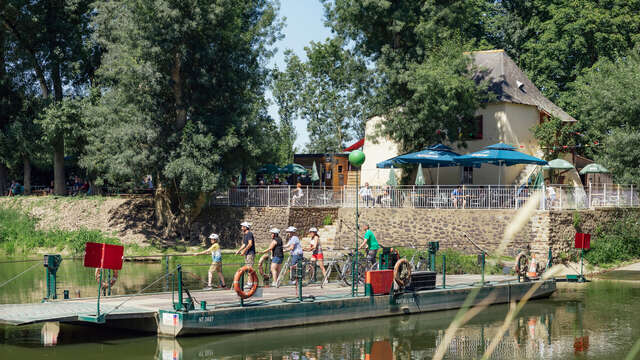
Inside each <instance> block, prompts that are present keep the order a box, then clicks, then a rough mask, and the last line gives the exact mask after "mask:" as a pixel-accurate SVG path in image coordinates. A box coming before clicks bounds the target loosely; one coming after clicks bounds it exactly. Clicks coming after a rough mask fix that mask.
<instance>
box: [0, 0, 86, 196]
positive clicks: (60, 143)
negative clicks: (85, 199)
mask: <svg viewBox="0 0 640 360" xmlns="http://www.w3.org/2000/svg"><path fill="white" fill-rule="evenodd" d="M91 3H92V1H91V0H77V1H65V0H47V1H26V0H7V1H4V2H3V3H2V5H0V19H1V21H2V25H3V27H4V28H5V29H6V30H7V34H9V35H10V36H11V41H12V42H13V43H14V44H15V51H14V52H13V54H14V55H15V58H14V59H13V60H12V61H13V62H14V63H15V64H17V67H16V69H15V70H16V72H17V73H21V74H25V73H26V74H27V76H26V77H25V80H26V81H29V80H31V81H32V82H33V85H35V84H37V89H38V90H39V94H40V95H41V97H42V98H43V99H46V100H48V101H50V102H52V103H58V102H61V101H62V100H63V97H64V96H65V95H68V93H69V92H71V91H73V90H74V88H75V89H77V88H78V87H82V86H83V85H85V84H86V74H85V73H84V72H82V71H79V68H78V64H80V63H81V62H82V60H83V59H85V58H86V56H87V48H86V41H87V39H88V38H89V36H90V32H91V31H90V27H89V23H90V18H91V14H92V10H93V9H92V7H91ZM85 70H86V68H85ZM29 73H31V74H29ZM54 106H57V105H54ZM50 120H51V121H53V120H55V119H50ZM51 121H49V122H51ZM62 128H63V126H52V127H50V129H52V130H54V131H57V130H58V129H62ZM47 135H48V139H49V140H50V142H49V143H50V146H51V149H52V153H53V164H54V180H55V190H54V191H55V193H56V194H59V195H62V194H64V193H65V176H64V156H65V143H64V133H62V132H54V133H49V134H47ZM25 165H26V163H25Z"/></svg>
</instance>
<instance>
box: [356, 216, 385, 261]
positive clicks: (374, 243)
mask: <svg viewBox="0 0 640 360" xmlns="http://www.w3.org/2000/svg"><path fill="white" fill-rule="evenodd" d="M363 229H364V238H363V241H362V244H361V245H360V247H359V248H358V249H362V248H364V247H365V246H366V247H367V261H369V263H371V264H373V263H375V262H376V254H377V253H378V249H380V248H381V247H382V245H381V244H380V243H379V242H378V240H377V239H376V236H375V235H374V234H373V231H371V229H370V227H369V224H368V223H365V224H364V226H363Z"/></svg>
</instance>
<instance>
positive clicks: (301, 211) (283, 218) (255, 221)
mask: <svg viewBox="0 0 640 360" xmlns="http://www.w3.org/2000/svg"><path fill="white" fill-rule="evenodd" d="M326 216H331V217H332V219H334V220H335V219H337V217H338V209H337V208H297V207H292V208H286V207H272V208H267V207H232V206H228V207H227V206H224V207H222V206H221V207H213V208H210V209H208V210H207V211H205V212H204V213H203V214H201V215H200V216H199V217H198V219H197V221H195V222H194V223H193V225H192V227H191V228H192V231H191V243H192V244H198V243H202V244H206V243H207V237H208V236H209V234H210V233H212V232H216V233H218V234H219V235H220V238H221V245H222V247H225V248H234V247H238V246H239V245H240V241H241V233H240V223H241V222H243V221H248V222H250V223H251V225H252V231H253V234H254V236H255V238H256V244H258V246H261V247H265V246H267V245H268V244H269V243H270V241H271V235H270V233H269V230H270V229H271V228H272V227H277V228H278V229H280V230H284V229H286V228H287V227H289V226H295V227H296V228H298V231H299V234H304V233H306V231H307V230H308V229H309V228H310V227H312V226H315V227H321V226H322V224H323V220H324V218H325V217H326Z"/></svg>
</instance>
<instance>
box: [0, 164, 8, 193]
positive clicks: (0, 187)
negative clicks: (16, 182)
mask: <svg viewBox="0 0 640 360" xmlns="http://www.w3.org/2000/svg"><path fill="white" fill-rule="evenodd" d="M8 183H9V169H7V165H5V164H3V163H0V196H5V195H7V193H8V192H9V187H8V186H7V184H8Z"/></svg>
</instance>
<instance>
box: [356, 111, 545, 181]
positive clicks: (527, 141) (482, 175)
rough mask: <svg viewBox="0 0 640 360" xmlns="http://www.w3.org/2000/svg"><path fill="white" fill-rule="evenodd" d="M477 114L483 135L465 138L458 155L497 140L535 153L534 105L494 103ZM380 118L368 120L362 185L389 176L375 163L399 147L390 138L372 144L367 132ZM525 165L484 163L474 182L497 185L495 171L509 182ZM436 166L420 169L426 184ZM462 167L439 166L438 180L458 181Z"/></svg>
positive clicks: (538, 116)
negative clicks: (480, 117) (476, 138)
mask: <svg viewBox="0 0 640 360" xmlns="http://www.w3.org/2000/svg"><path fill="white" fill-rule="evenodd" d="M476 115H482V117H483V121H482V124H483V129H482V134H483V138H482V139H478V140H470V141H467V147H466V148H462V147H458V148H456V149H455V151H456V152H458V153H460V154H467V153H471V152H475V151H478V150H480V149H482V148H484V147H486V146H489V145H493V144H496V143H499V142H503V143H506V144H510V145H513V146H516V147H517V148H518V151H521V152H524V153H527V154H529V155H533V156H538V154H537V153H538V151H539V146H538V144H537V141H536V140H535V138H534V136H533V132H532V131H531V129H532V128H533V127H534V126H535V125H537V124H538V121H539V119H540V113H539V111H538V109H537V108H536V107H535V106H530V105H521V104H513V103H505V102H502V103H493V104H489V105H487V107H486V108H484V109H479V110H478V111H477V112H476ZM380 121H381V118H380V117H375V118H372V119H371V120H369V121H368V122H367V126H366V135H365V143H364V147H363V151H364V153H365V155H366V161H365V164H364V165H363V167H362V182H361V183H362V184H364V183H365V182H369V184H371V185H381V184H384V183H385V182H386V181H387V179H388V178H389V170H387V169H376V167H375V166H376V163H378V162H380V161H384V160H386V159H389V158H391V157H393V156H396V155H398V146H397V145H396V144H395V143H394V142H393V141H391V140H390V139H378V141H379V142H378V144H374V143H373V142H372V141H371V140H370V139H369V137H370V134H373V132H374V131H375V126H376V124H378V123H379V122H380ZM524 168H525V165H514V166H509V167H502V169H500V168H499V167H497V166H494V165H483V166H482V167H480V168H474V169H473V183H474V184H476V185H486V184H497V183H498V173H499V171H501V174H500V178H501V180H500V181H501V183H502V184H512V183H513V182H514V181H515V179H516V178H517V176H518V175H519V174H520V172H521V171H522V170H523V169H524ZM415 173H416V171H415V170H414V171H412V174H411V178H412V179H414V178H415ZM436 173H437V169H435V168H433V169H427V168H424V169H423V175H424V178H425V182H426V183H427V184H435V183H436V178H437V174H436ZM397 175H400V174H399V173H398V174H397ZM461 175H462V168H460V167H450V168H440V175H439V183H440V184H441V185H446V184H459V183H460V181H461Z"/></svg>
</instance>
